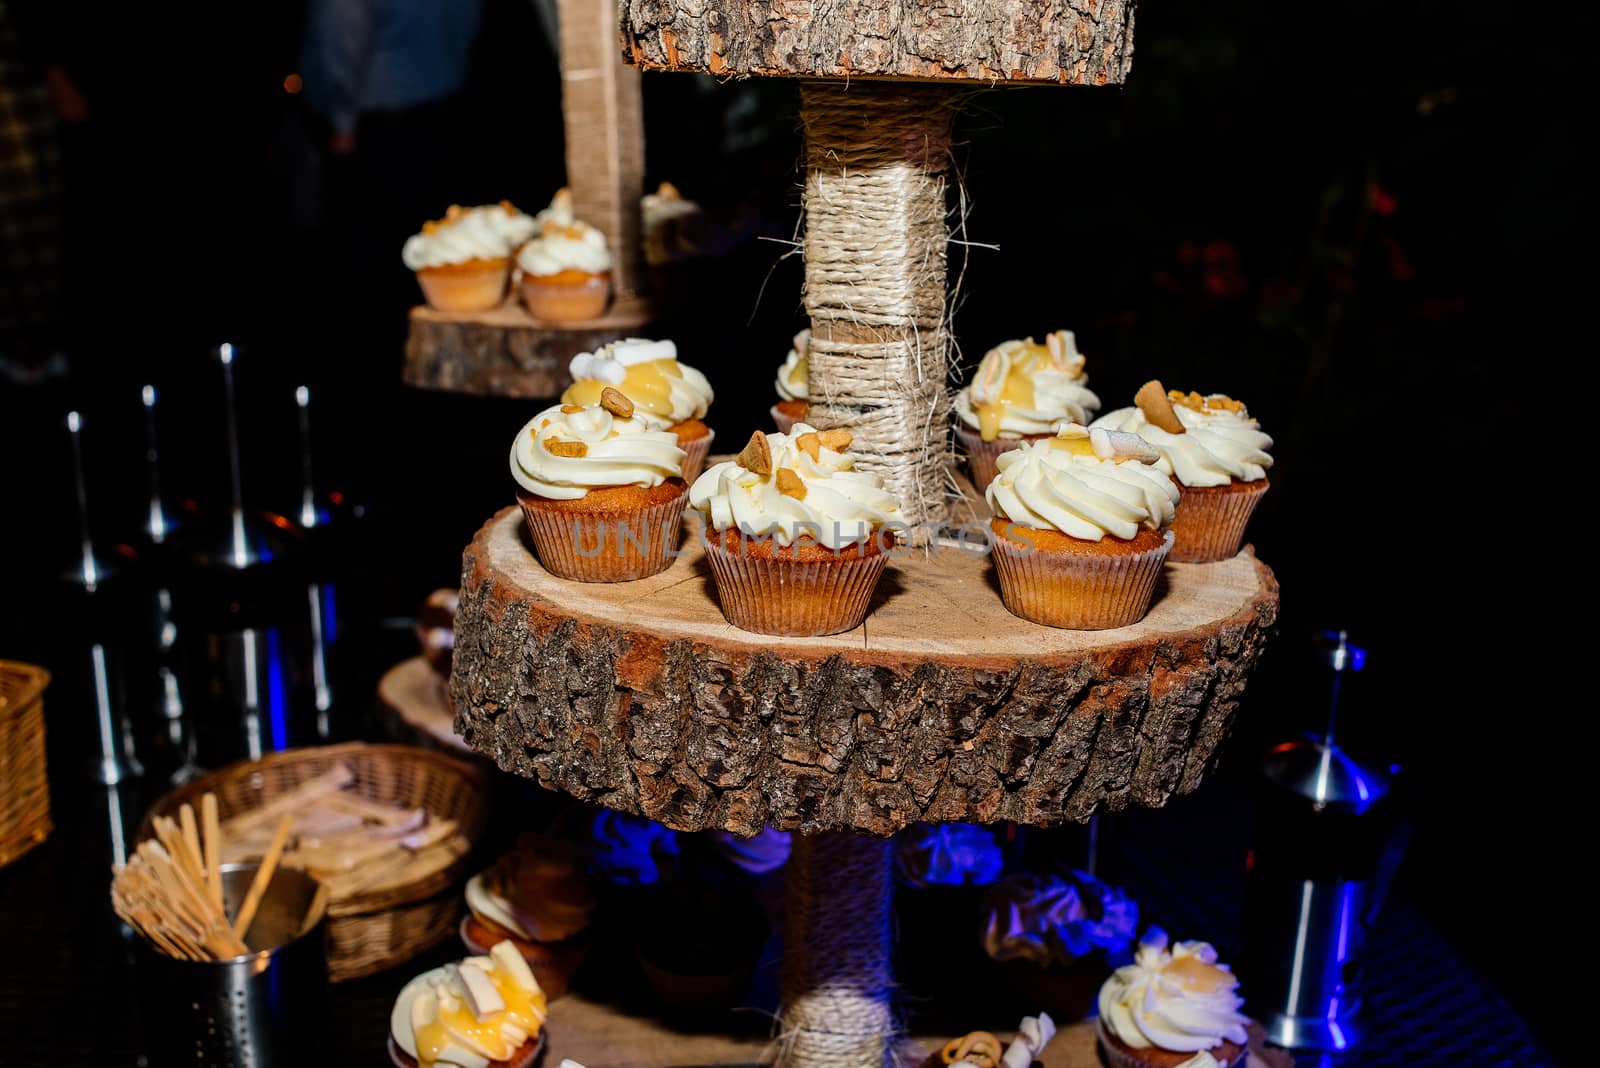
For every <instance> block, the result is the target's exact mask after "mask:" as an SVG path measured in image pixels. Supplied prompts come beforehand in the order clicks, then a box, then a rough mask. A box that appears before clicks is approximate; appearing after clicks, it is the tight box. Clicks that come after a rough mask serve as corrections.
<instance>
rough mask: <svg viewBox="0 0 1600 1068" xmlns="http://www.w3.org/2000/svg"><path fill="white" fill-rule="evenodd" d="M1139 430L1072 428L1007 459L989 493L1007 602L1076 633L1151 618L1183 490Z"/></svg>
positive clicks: (996, 557)
mask: <svg viewBox="0 0 1600 1068" xmlns="http://www.w3.org/2000/svg"><path fill="white" fill-rule="evenodd" d="M1158 458H1159V454H1158V453H1157V452H1156V451H1155V450H1154V449H1153V448H1151V447H1150V446H1149V445H1147V444H1146V443H1145V442H1144V440H1143V439H1142V438H1140V437H1138V436H1137V435H1134V434H1124V433H1120V432H1116V431H1108V430H1104V429H1095V430H1088V429H1085V428H1084V427H1081V426H1076V425H1073V426H1068V427H1066V428H1064V429H1063V430H1062V431H1061V433H1059V434H1058V435H1056V436H1055V437H1053V438H1046V439H1043V440H1040V441H1030V442H1025V443H1024V444H1022V445H1021V446H1020V447H1018V448H1016V449H1014V450H1012V451H1011V452H1008V453H1004V454H1002V455H1001V457H1000V459H999V474H998V475H997V476H996V477H995V480H994V481H993V482H991V483H990V484H989V490H988V493H987V494H986V496H987V498H988V501H989V507H990V508H991V509H992V510H993V512H994V518H993V519H991V520H990V521H989V525H990V528H991V530H992V531H993V534H994V554H993V555H994V565H995V571H996V572H997V574H998V575H999V577H1000V596H1001V598H1002V599H1003V600H1004V601H1005V605H1006V608H1007V609H1008V610H1009V611H1010V612H1011V613H1012V614H1013V615H1017V616H1021V617H1022V618H1023V619H1028V620H1032V621H1033V622H1035V623H1042V624H1044V625H1045V626H1047V627H1063V628H1066V629H1068V630H1106V629H1108V628H1111V627H1126V626H1128V625H1130V624H1133V623H1137V622H1138V621H1139V620H1141V619H1143V618H1144V614H1145V612H1147V611H1148V610H1149V608H1150V598H1151V596H1152V595H1153V594H1154V592H1155V587H1156V578H1157V577H1158V576H1159V575H1160V574H1161V565H1162V563H1163V562H1164V561H1165V560H1166V558H1167V553H1168V551H1169V550H1170V549H1171V548H1172V532H1171V531H1170V530H1168V529H1167V527H1168V526H1170V525H1171V523H1172V514H1173V506H1174V505H1175V504H1176V503H1177V500H1178V487H1177V486H1174V485H1173V484H1172V480H1171V479H1170V478H1168V477H1167V476H1166V475H1164V474H1162V473H1161V472H1160V471H1159V470H1157V469H1156V468H1155V467H1154V466H1152V465H1153V463H1154V462H1155V461H1156V460H1157V459H1158Z"/></svg>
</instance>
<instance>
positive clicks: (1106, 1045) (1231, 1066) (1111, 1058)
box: [1094, 1019, 1250, 1068]
mask: <svg viewBox="0 0 1600 1068" xmlns="http://www.w3.org/2000/svg"><path fill="white" fill-rule="evenodd" d="M1094 1037H1095V1042H1096V1044H1097V1045H1098V1046H1099V1047H1100V1052H1101V1053H1102V1054H1103V1055H1104V1056H1105V1059H1106V1068H1151V1063H1150V1062H1149V1061H1146V1060H1142V1059H1140V1058H1139V1057H1137V1056H1135V1055H1133V1054H1131V1053H1129V1052H1128V1051H1127V1050H1125V1049H1123V1048H1122V1047H1121V1046H1118V1045H1116V1044H1115V1043H1113V1042H1111V1041H1110V1039H1109V1038H1108V1037H1107V1035H1106V1024H1105V1021H1104V1020H1103V1019H1101V1020H1096V1021H1095V1025H1094ZM1209 1052H1210V1053H1211V1055H1212V1056H1213V1057H1216V1056H1217V1054H1218V1053H1219V1052H1220V1050H1219V1049H1218V1048H1216V1047H1213V1048H1212V1049H1211V1050H1210V1051H1209ZM1168 1055H1169V1056H1170V1053H1169V1054H1168ZM1193 1056H1194V1054H1193V1053H1185V1054H1183V1058H1184V1059H1185V1060H1187V1059H1188V1058H1190V1057H1193ZM1218 1063H1221V1061H1220V1059H1219V1062H1218ZM1249 1063H1250V1051H1249V1050H1246V1049H1241V1050H1240V1051H1239V1055H1238V1056H1237V1057H1235V1058H1233V1060H1231V1061H1229V1062H1227V1063H1226V1064H1224V1065H1223V1068H1248V1065H1249Z"/></svg>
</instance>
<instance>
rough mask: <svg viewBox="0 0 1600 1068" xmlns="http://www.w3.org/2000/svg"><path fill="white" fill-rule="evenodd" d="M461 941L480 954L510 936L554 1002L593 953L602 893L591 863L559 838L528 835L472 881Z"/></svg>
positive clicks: (507, 939) (469, 882) (508, 938)
mask: <svg viewBox="0 0 1600 1068" xmlns="http://www.w3.org/2000/svg"><path fill="white" fill-rule="evenodd" d="M467 910H468V913H467V915H466V916H465V917H464V918H463V919H462V921H461V941H462V942H463V943H465V945H466V947H467V948H468V949H470V950H472V951H473V952H474V953H487V952H489V949H490V947H491V946H493V945H495V944H497V943H499V942H502V941H510V942H511V943H512V944H513V945H515V946H516V947H517V951H518V952H519V953H521V954H522V957H523V959H524V960H526V961H527V962H528V964H529V966H530V967H531V968H532V969H533V974H534V978H536V979H537V980H538V981H539V986H540V987H542V988H543V990H544V992H545V996H546V997H548V998H549V999H550V1000H551V1001H554V1000H555V999H556V998H559V997H561V996H562V995H563V994H565V993H566V992H567V988H568V987H569V986H570V985H571V982H572V976H573V974H574V973H575V972H576V971H577V970H578V967H579V966H580V965H581V964H582V963H583V960H584V958H585V957H586V956H587V955H588V953H589V942H590V939H589V923H590V920H591V918H592V917H593V914H594V898H593V896H592V895H591V893H590V891H589V880H588V876H587V874H586V872H585V871H584V866H583V864H582V862H581V861H580V860H579V858H578V857H577V856H575V855H573V852H572V851H571V850H570V849H567V848H565V847H563V846H562V845H560V844H558V843H557V842H556V841H554V840H553V839H548V838H545V837H542V836H538V835H524V836H523V837H522V839H520V840H519V841H518V843H517V848H516V850H515V851H513V852H511V853H509V854H507V855H506V856H504V857H502V858H501V859H500V860H499V861H498V862H497V863H496V864H495V865H494V866H493V867H491V868H489V869H488V870H487V871H483V872H479V873H478V874H477V875H474V876H473V877H472V878H471V879H469V880H468V881H467Z"/></svg>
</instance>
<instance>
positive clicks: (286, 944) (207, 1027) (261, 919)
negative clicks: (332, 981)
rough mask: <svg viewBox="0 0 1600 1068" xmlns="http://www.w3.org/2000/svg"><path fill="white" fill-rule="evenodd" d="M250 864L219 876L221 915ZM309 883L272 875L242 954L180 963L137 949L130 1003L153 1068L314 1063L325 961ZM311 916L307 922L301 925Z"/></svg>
mask: <svg viewBox="0 0 1600 1068" xmlns="http://www.w3.org/2000/svg"><path fill="white" fill-rule="evenodd" d="M255 874H256V865H255V864H229V865H226V866H224V867H223V869H222V896H223V901H224V903H225V905H226V908H227V911H228V912H229V914H230V915H231V914H233V913H234V912H235V911H236V910H237V909H238V907H239V903H240V902H241V901H242V900H243V899H244V896H245V894H246V893H248V892H249V889H250V882H251V880H252V879H253V878H255ZM316 899H317V881H316V880H315V879H313V878H312V877H311V876H309V875H307V874H305V873H304V872H299V871H294V870H292V869H288V868H279V869H278V870H277V871H276V872H275V873H274V875H273V877H272V883H271V884H270V885H269V886H268V887H267V892H266V894H265V895H264V896H263V897H262V899H261V905H260V908H259V909H258V910H257V912H256V918H255V921H254V922H253V923H252V924H251V927H250V930H249V932H248V934H249V939H248V944H249V945H251V946H252V947H255V946H260V947H262V948H261V949H259V950H258V951H257V952H254V953H251V954H249V955H247V956H243V957H234V958H233V959H231V960H222V961H191V960H179V959H177V958H175V957H168V956H166V955H165V954H162V953H160V952H158V951H157V950H154V949H152V948H150V947H149V946H148V945H146V944H145V943H144V942H143V941H141V942H140V953H139V996H140V1002H141V1008H142V1010H143V1016H144V1030H145V1047H146V1050H147V1052H148V1053H149V1057H150V1064H151V1066H152V1068H165V1066H167V1065H183V1066H185V1068H188V1066H194V1068H209V1066H212V1065H215V1066H217V1068H273V1066H294V1068H301V1066H304V1065H308V1064H318V1063H321V1060H322V1054H324V1053H325V1048H323V1049H319V1048H318V1047H319V1045H320V1043H321V1042H322V1041H323V1040H324V1037H325V1023H326V1021H325V1019H324V1015H323V1014H324V1012H325V1011H326V1004H327V990H328V960H327V950H326V945H325V941H324V935H325V923H324V917H323V915H322V906H321V905H320V904H317V903H316ZM313 907H315V908H316V910H317V912H316V915H308V913H309V911H310V910H311V909H312V908H313Z"/></svg>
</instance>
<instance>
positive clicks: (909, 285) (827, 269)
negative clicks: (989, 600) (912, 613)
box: [800, 82, 960, 524]
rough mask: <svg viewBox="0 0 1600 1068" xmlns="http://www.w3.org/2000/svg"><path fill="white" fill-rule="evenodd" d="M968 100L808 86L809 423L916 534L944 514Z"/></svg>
mask: <svg viewBox="0 0 1600 1068" xmlns="http://www.w3.org/2000/svg"><path fill="white" fill-rule="evenodd" d="M959 99H960V94H959V93H957V92H954V91H953V90H952V89H951V88H950V87H948V86H938V85H932V86H930V85H908V84H898V83H893V82H889V83H872V82H862V83H857V84H854V85H847V84H841V83H838V82H808V83H806V84H805V85H804V86H802V88H801V109H800V114H801V120H802V122H803V123H804V126H805V136H806V185H805V190H806V192H805V214H806V233H805V261H806V262H805V268H806V269H805V303H806V311H807V312H808V313H809V314H810V316H811V356H810V380H811V402H810V403H811V414H810V422H812V423H814V424H815V425H817V426H819V427H822V428H830V427H843V428H844V429H846V430H849V431H850V432H851V434H852V435H853V436H854V439H855V440H854V441H853V443H852V446H851V447H852V449H853V451H854V452H855V453H856V454H857V455H858V456H859V457H860V458H859V460H858V461H857V467H858V468H859V469H860V470H863V471H869V472H871V473H872V474H875V475H878V476H879V477H880V478H882V479H883V480H884V486H885V488H886V489H888V490H889V491H890V492H891V493H893V494H894V495H895V496H896V497H898V498H899V499H900V505H901V509H902V510H903V511H904V513H905V515H906V519H907V521H908V522H910V523H912V524H918V523H924V522H937V521H938V520H940V519H942V518H943V517H944V514H945V496H946V493H945V490H946V477H947V476H946V474H945V472H946V468H947V465H948V461H949V446H948V433H947V429H946V426H947V423H948V418H947V416H948V410H949V400H948V393H947V390H946V375H947V370H946V369H947V367H948V365H949V356H950V334H949V330H948V323H947V318H946V314H945V286H946V277H945V276H946V263H947V257H946V247H947V245H948V242H949V230H948V227H947V224H946V221H945V213H946V175H947V172H948V169H949V160H950V124H951V119H952V116H953V114H954V111H955V106H956V103H957V102H958V101H959Z"/></svg>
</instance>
